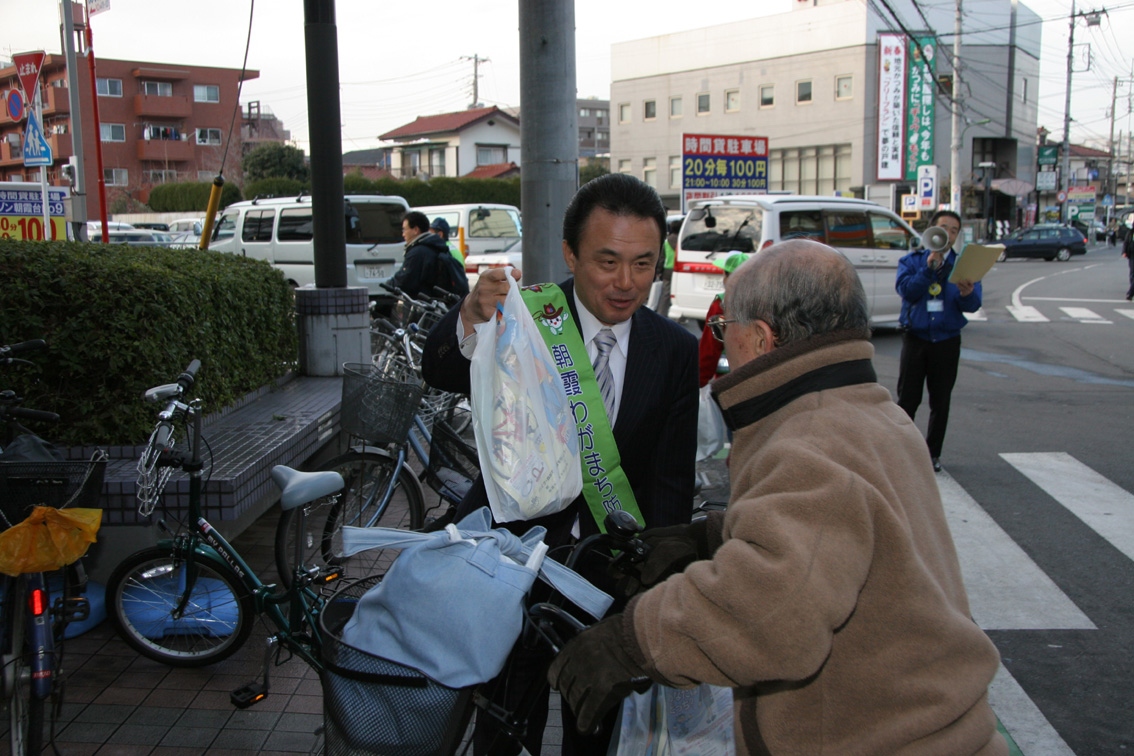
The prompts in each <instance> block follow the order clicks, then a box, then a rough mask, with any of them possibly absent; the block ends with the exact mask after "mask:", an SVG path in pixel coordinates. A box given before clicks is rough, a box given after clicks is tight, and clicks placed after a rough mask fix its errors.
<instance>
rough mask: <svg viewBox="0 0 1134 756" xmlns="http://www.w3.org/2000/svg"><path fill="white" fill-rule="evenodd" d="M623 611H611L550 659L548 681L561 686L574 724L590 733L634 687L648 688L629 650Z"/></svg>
mask: <svg viewBox="0 0 1134 756" xmlns="http://www.w3.org/2000/svg"><path fill="white" fill-rule="evenodd" d="M623 632H624V631H623V620H622V615H621V614H612V615H611V616H609V617H607V618H606V619H604V620H602V621H601V622H599V623H598V624H596V625H593V626H592V627H590V628H588V629H586V630H584V631H583V632H581V633H579V634H578V635H577V636H575V637H574V638H573V639H572V640H571V641H570V642H568V643H567V645H566V646H564V647H563V650H562V651H560V652H559V655H558V656H556V657H555V661H553V662H552V663H551V668H550V669H549V670H548V671H547V681H548V682H549V683H550V684H551V687H552V688H554V689H555V690H558V691H559V692H560V693H561V694H562V695H563V698H564V700H566V702H567V705H568V706H570V707H571V711H573V712H574V713H575V726H576V728H577V729H578V730H579V732H581V733H583V734H587V733H590V732H593V731H594V729H595V728H596V727H597V726H598V725H599V723H600V722H602V718H603V716H604V715H605V714H606V713H607V712H608V711H610V710H611V709H612V708H614V706H615V705H616V704H617V703H618V702H619V701H621V700H622V699H623V698H625V697H626V696H628V695H630V694H631V693H632V692H634V691H635V690H637V691H642V690H645V689H648V688H649V686H650V680H649V678H647V677H646V673H645V672H644V671H643V670H642V668H641V667H640V666H639V665H638V663H637V662H635V661H634V660H633V659H632V658H631V657H630V654H629V653H628V652H627V650H626V645H625V644H626V643H628V642H629V643H632V642H633V640H627V639H625V638H624V635H623Z"/></svg>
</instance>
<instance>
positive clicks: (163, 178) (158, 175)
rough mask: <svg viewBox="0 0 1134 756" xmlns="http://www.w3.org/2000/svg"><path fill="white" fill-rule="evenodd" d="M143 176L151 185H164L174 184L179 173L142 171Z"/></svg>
mask: <svg viewBox="0 0 1134 756" xmlns="http://www.w3.org/2000/svg"><path fill="white" fill-rule="evenodd" d="M142 175H143V176H144V177H145V180H146V182H147V183H150V184H164V183H166V182H169V183H171V184H172V183H174V182H176V181H177V171H165V170H159V171H142Z"/></svg>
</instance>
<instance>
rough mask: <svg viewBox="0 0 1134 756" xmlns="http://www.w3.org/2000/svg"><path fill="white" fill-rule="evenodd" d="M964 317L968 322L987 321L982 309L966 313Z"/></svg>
mask: <svg viewBox="0 0 1134 756" xmlns="http://www.w3.org/2000/svg"><path fill="white" fill-rule="evenodd" d="M964 315H965V318H967V319H968V320H988V315H987V314H985V311H984V308H983V307H981V308H980V309H978V310H977V311H976V312H966V313H964Z"/></svg>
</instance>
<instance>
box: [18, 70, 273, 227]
mask: <svg viewBox="0 0 1134 756" xmlns="http://www.w3.org/2000/svg"><path fill="white" fill-rule="evenodd" d="M87 60H88V59H87V58H86V57H85V56H82V55H80V56H78V66H79V68H80V69H81V70H80V71H79V72H78V80H79V107H80V109H81V112H82V119H83V121H82V122H83V130H82V131H83V166H82V170H83V175H84V177H85V179H86V191H87V195H88V201H87V213H88V215H89V216H90V217H91V218H97V217H98V216H99V197H98V168H97V162H96V157H95V140H96V139H101V143H102V165H103V176H104V178H105V179H106V199H107V205H108V207H109V208H110V209H111V211H113V210H114V209H115V208H116V205H128V204H129V203H127V202H126V200H127V199H128V198H129V199H134V200H137V201H140V202H145V201H147V200H148V199H149V194H150V190H151V189H152V188H153V187H154V186H155V185H157V184H161V183H165V182H171V181H211V180H212V179H213V177H214V176H216V174H217V171H218V170H219V169H220V167H221V160H222V156H223V155H224V149H225V140H226V139H227V138H228V136H227V135H228V127H229V123H230V121H231V119H232V108H233V106H234V105H235V104H236V102H237V84H238V81H239V79H240V71H239V70H238V69H231V68H212V67H207V66H180V65H171V64H164V63H147V62H142V61H131V60H110V59H101V58H100V59H97V61H96V73H97V85H96V86H97V89H98V109H99V122H100V129H99V131H100V132H101V133H98V134H96V133H95V129H94V111H93V104H92V95H91V78H90V69H89V68H88V66H87ZM259 75H260V74H259V72H258V71H246V72H245V74H244V79H245V80H249V79H255V78H257V77H258V76H259ZM18 86H19V84H18V79H17V77H16V69H15V67H14V66H8V67H6V68H0V90H3V91H4V92H5V93H6V92H7V91H8V90H12V89H16V88H18ZM39 86H40V91H41V97H42V100H43V123H42V124H41V125H42V126H43V131H44V136H45V138H46V139H47V141H48V143H49V144H50V145H51V151H52V157H53V159H54V162H53V163H52V165H51V167H49V168H48V171H47V180H48V183H49V184H52V185H56V186H62V185H65V184H66V179H65V178H64V177H63V175H62V172H61V168H62V166H63V165H66V164H67V162H68V159H69V158H70V157H71V156H72V155H73V154H74V150H73V148H72V144H71V131H72V128H71V119H72V117H73V115H74V114H72V113H71V107H70V99H69V95H68V86H67V70H66V60H65V58H64V57H63V56H62V55H48V56H47V57H46V59H45V60H44V64H43V68H42V73H41V74H40V81H39ZM29 108H30V103H29ZM237 123H238V125H239V124H240V121H239V120H238V121H237ZM25 125H26V120H25V121H24V122H19V123H17V122H15V121H13V120H12V119H11V117H10V115H9V114H8V113H7V109H6V108H5V109H4V110H3V112H0V180H5V181H38V180H39V169H38V168H25V167H24V164H23V137H24V127H25ZM233 139H234V140H235V141H237V142H238V143H237V144H234V145H232V146H231V148H230V149H229V152H228V157H227V161H226V164H225V176H226V177H229V178H236V177H237V176H238V174H239V170H240V161H241V158H242V149H241V144H239V142H240V140H241V135H240V133H235V134H233Z"/></svg>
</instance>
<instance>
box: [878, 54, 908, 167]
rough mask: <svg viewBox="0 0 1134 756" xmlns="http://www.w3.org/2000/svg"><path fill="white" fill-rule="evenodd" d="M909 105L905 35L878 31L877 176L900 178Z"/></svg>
mask: <svg viewBox="0 0 1134 756" xmlns="http://www.w3.org/2000/svg"><path fill="white" fill-rule="evenodd" d="M905 105H906V38H905V37H904V36H903V35H901V34H893V33H888V32H887V33H882V34H879V35H878V180H879V181H900V180H901V179H902V177H903V176H904V175H905V174H904V172H903V170H902V141H903V140H902V128H903V126H904V125H905Z"/></svg>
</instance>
